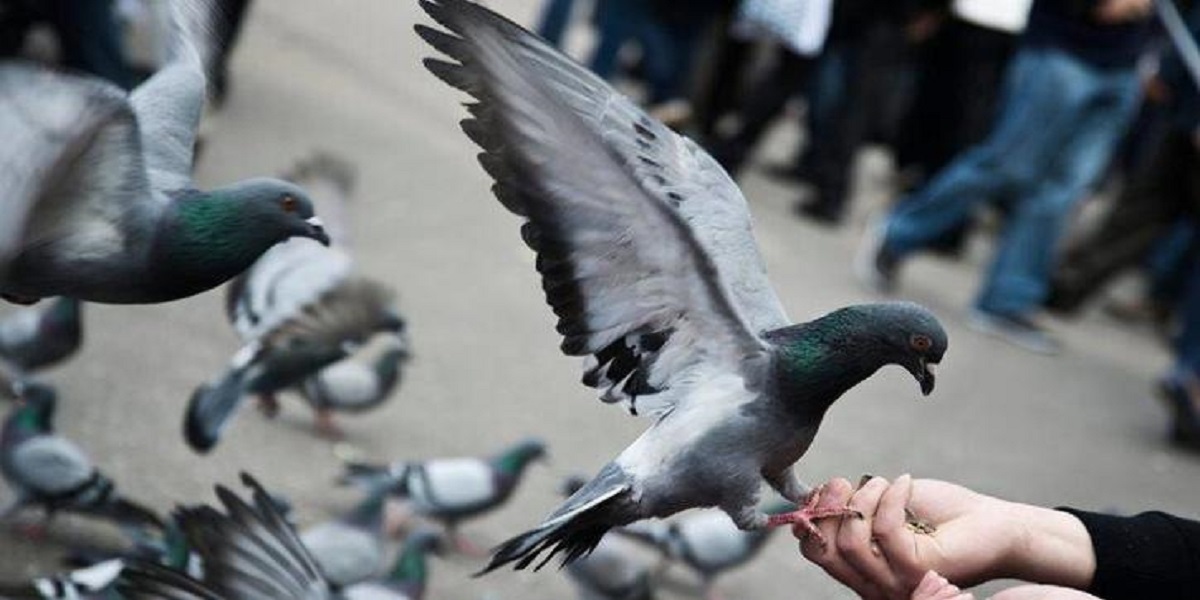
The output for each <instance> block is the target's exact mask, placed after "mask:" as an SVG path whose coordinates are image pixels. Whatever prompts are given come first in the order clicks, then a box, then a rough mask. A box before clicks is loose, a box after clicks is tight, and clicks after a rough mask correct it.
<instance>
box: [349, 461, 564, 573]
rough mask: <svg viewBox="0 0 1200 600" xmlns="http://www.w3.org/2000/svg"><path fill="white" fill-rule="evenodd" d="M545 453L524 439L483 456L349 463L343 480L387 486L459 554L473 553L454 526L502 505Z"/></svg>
mask: <svg viewBox="0 0 1200 600" xmlns="http://www.w3.org/2000/svg"><path fill="white" fill-rule="evenodd" d="M545 454H546V447H545V444H543V443H542V442H541V441H540V440H524V441H522V442H520V443H517V444H515V445H513V446H510V447H508V448H505V449H504V450H502V451H500V452H499V453H497V454H495V455H494V456H491V457H487V458H435V459H430V460H426V461H424V462H405V461H396V462H394V463H392V464H391V465H389V466H380V465H371V464H365V463H353V462H352V463H349V464H347V465H346V474H345V475H344V477H343V481H344V482H350V483H359V484H364V485H367V486H373V485H389V486H390V487H391V490H392V493H393V494H394V495H395V496H398V497H400V498H404V499H405V500H407V501H408V502H409V504H410V506H411V507H412V510H413V511H414V512H415V513H416V514H418V515H420V516H422V517H426V518H429V519H433V520H436V521H439V522H441V523H442V524H443V525H444V526H445V527H446V533H447V535H448V537H450V539H451V540H452V542H453V543H454V545H455V547H456V548H457V549H458V550H459V551H462V552H464V553H466V554H475V553H476V551H475V550H474V549H473V545H472V544H470V543H469V542H468V541H466V540H465V539H463V538H461V537H460V536H459V535H458V525H459V524H460V523H461V522H462V521H465V520H467V519H471V518H473V517H477V516H479V515H482V514H485V513H488V512H490V511H492V510H495V509H497V508H499V507H500V506H501V505H503V504H504V503H505V502H506V501H507V500H508V499H509V497H510V496H512V493H513V490H515V489H516V488H517V484H518V483H520V481H521V476H522V475H523V474H524V472H525V467H527V466H528V465H529V464H530V463H531V462H532V461H534V460H536V459H539V458H543V457H544V456H545Z"/></svg>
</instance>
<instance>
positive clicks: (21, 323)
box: [0, 297, 83, 379]
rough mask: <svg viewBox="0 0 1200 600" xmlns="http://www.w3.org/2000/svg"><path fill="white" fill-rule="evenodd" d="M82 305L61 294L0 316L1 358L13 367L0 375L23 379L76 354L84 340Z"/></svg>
mask: <svg viewBox="0 0 1200 600" xmlns="http://www.w3.org/2000/svg"><path fill="white" fill-rule="evenodd" d="M82 308H83V307H82V305H81V303H80V302H79V301H78V300H75V299H74V298H62V297H60V298H55V299H54V300H52V301H50V302H48V303H46V304H45V306H39V307H35V308H26V309H21V310H18V311H16V312H14V313H12V314H11V315H8V316H6V317H5V318H4V319H3V320H0V362H5V363H7V365H8V367H9V369H10V370H11V371H13V373H12V374H3V373H0V376H3V377H5V378H8V379H23V378H25V377H27V376H29V375H32V374H33V373H35V372H37V371H39V370H41V369H44V368H46V367H50V366H52V365H54V364H56V363H59V362H61V361H63V360H66V359H67V358H68V357H70V356H71V355H72V354H75V351H77V350H79V346H80V344H81V343H82V342H83V323H82V321H81V319H82Z"/></svg>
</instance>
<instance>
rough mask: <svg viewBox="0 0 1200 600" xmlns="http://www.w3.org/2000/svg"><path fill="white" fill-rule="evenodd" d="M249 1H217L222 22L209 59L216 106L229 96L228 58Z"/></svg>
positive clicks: (243, 20) (235, 41)
mask: <svg viewBox="0 0 1200 600" xmlns="http://www.w3.org/2000/svg"><path fill="white" fill-rule="evenodd" d="M250 1H251V0H218V5H219V6H220V9H221V16H222V18H223V21H222V22H221V23H219V24H218V25H217V27H216V32H215V35H216V47H215V49H214V56H213V57H212V59H211V67H212V71H213V72H212V73H209V77H210V78H212V89H213V92H212V93H213V102H215V103H216V104H217V105H218V106H219V105H221V104H223V103H224V102H225V98H226V96H228V94H229V57H230V56H231V55H232V54H233V49H234V47H235V46H236V45H237V41H238V37H239V36H240V35H241V33H242V23H243V22H245V20H246V12H247V11H248V10H249V9H250Z"/></svg>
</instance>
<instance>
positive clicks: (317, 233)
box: [304, 217, 329, 246]
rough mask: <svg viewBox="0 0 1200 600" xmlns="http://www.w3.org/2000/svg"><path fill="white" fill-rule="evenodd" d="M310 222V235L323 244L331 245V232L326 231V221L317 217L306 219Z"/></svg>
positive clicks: (306, 221)
mask: <svg viewBox="0 0 1200 600" xmlns="http://www.w3.org/2000/svg"><path fill="white" fill-rule="evenodd" d="M304 222H305V223H307V224H308V236H309V237H311V238H312V239H314V240H317V241H318V242H321V244H322V245H325V246H328V245H329V234H327V233H325V223H323V222H322V221H321V219H319V218H317V217H309V218H307V219H305V220H304Z"/></svg>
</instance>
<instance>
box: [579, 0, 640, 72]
mask: <svg viewBox="0 0 1200 600" xmlns="http://www.w3.org/2000/svg"><path fill="white" fill-rule="evenodd" d="M638 2H639V0H598V1H597V3H596V34H597V36H598V38H599V40H598V42H597V44H596V49H595V50H594V51H593V52H592V58H591V60H589V61H588V67H589V68H591V70H592V72H594V73H595V74H596V75H598V76H600V77H601V78H602V79H612V78H613V77H614V76H615V75H616V74H617V68H618V67H620V58H621V48H622V47H623V46H625V44H626V42H628V41H630V40H632V39H634V38H635V37H636V36H637V32H638V28H639V27H640V26H641V21H642V14H643V9H642V8H641V7H640V5H639V4H638Z"/></svg>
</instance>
